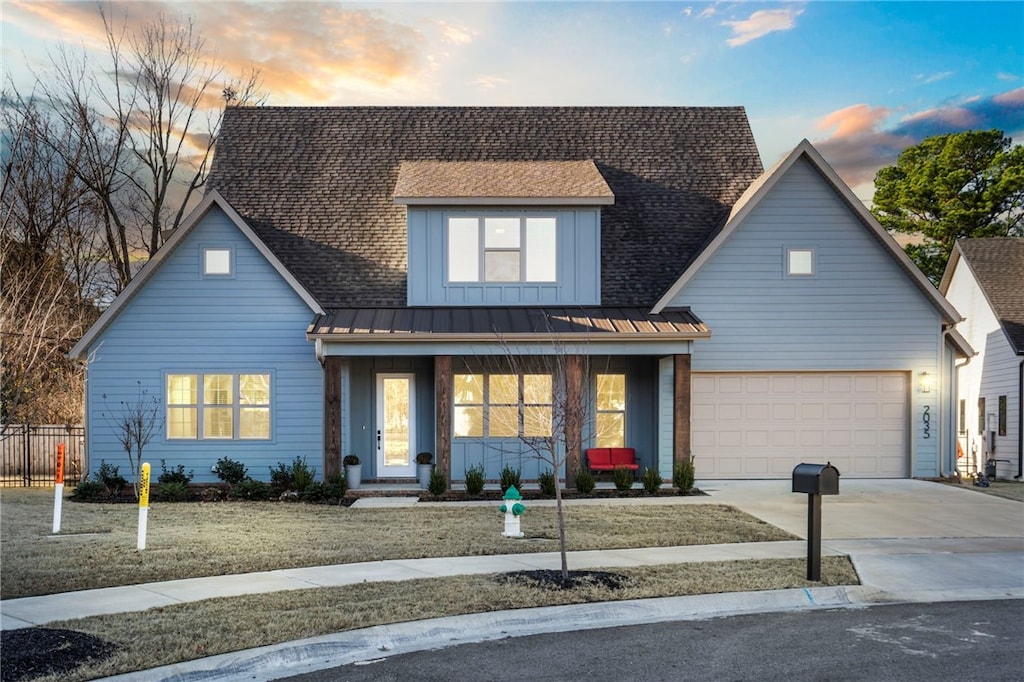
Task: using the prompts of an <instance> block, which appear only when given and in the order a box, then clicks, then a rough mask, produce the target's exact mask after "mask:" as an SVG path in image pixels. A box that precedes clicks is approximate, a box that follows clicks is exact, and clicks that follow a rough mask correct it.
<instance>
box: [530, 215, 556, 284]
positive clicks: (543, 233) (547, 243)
mask: <svg viewBox="0 0 1024 682" xmlns="http://www.w3.org/2000/svg"><path fill="white" fill-rule="evenodd" d="M555 234H556V232H555V219H554V218H527V219H526V281H527V282H554V281H555V280H556V279H557V272H556V270H557V268H556V266H555V264H556V263H557V261H558V254H557V248H556V247H557V241H558V240H557V239H556V238H555Z"/></svg>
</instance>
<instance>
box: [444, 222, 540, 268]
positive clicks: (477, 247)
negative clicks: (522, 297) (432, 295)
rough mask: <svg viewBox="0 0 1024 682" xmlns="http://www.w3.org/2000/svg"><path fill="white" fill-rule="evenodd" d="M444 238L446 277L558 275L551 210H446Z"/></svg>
mask: <svg viewBox="0 0 1024 682" xmlns="http://www.w3.org/2000/svg"><path fill="white" fill-rule="evenodd" d="M445 240H446V254H447V259H448V262H447V271H446V281H447V282H449V283H452V284H462V283H484V284H522V283H534V282H536V283H554V282H557V281H558V221H557V218H556V216H554V215H552V214H547V213H536V214H533V213H531V214H509V215H504V214H501V215H498V214H495V215H459V214H451V215H449V216H448V217H447V220H446V232H445Z"/></svg>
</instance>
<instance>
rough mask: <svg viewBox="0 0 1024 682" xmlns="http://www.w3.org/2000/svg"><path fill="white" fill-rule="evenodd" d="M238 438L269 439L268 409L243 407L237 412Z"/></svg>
mask: <svg viewBox="0 0 1024 682" xmlns="http://www.w3.org/2000/svg"><path fill="white" fill-rule="evenodd" d="M238 437H239V438H270V408H268V407H243V408H241V409H239V411H238Z"/></svg>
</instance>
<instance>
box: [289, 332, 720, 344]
mask: <svg viewBox="0 0 1024 682" xmlns="http://www.w3.org/2000/svg"><path fill="white" fill-rule="evenodd" d="M710 338H711V332H710V331H699V332H626V333H615V332H596V333H589V332H585V333H580V332H575V333H565V334H560V333H558V332H543V333H540V332H538V333H529V334H501V333H496V332H486V333H479V334H439V333H436V332H425V333H402V334H393V333H392V334H373V333H358V332H356V333H348V332H342V333H331V332H327V333H317V332H306V339H308V340H310V341H317V342H329V343H346V342H348V343H366V342H367V341H373V342H375V343H405V342H417V341H431V342H435V343H453V342H454V343H461V342H473V343H478V342H481V341H492V342H493V341H505V342H513V341H515V342H520V341H526V342H537V343H551V342H558V343H561V342H563V341H584V342H592V343H593V342H602V341H693V340H695V339H710Z"/></svg>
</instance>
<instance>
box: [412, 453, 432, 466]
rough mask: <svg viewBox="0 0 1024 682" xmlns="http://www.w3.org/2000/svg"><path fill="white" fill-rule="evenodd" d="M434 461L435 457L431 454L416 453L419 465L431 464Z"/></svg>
mask: <svg viewBox="0 0 1024 682" xmlns="http://www.w3.org/2000/svg"><path fill="white" fill-rule="evenodd" d="M433 461H434V455H432V454H431V453H429V452H418V453H416V463H417V464H430V463H431V462H433Z"/></svg>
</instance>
